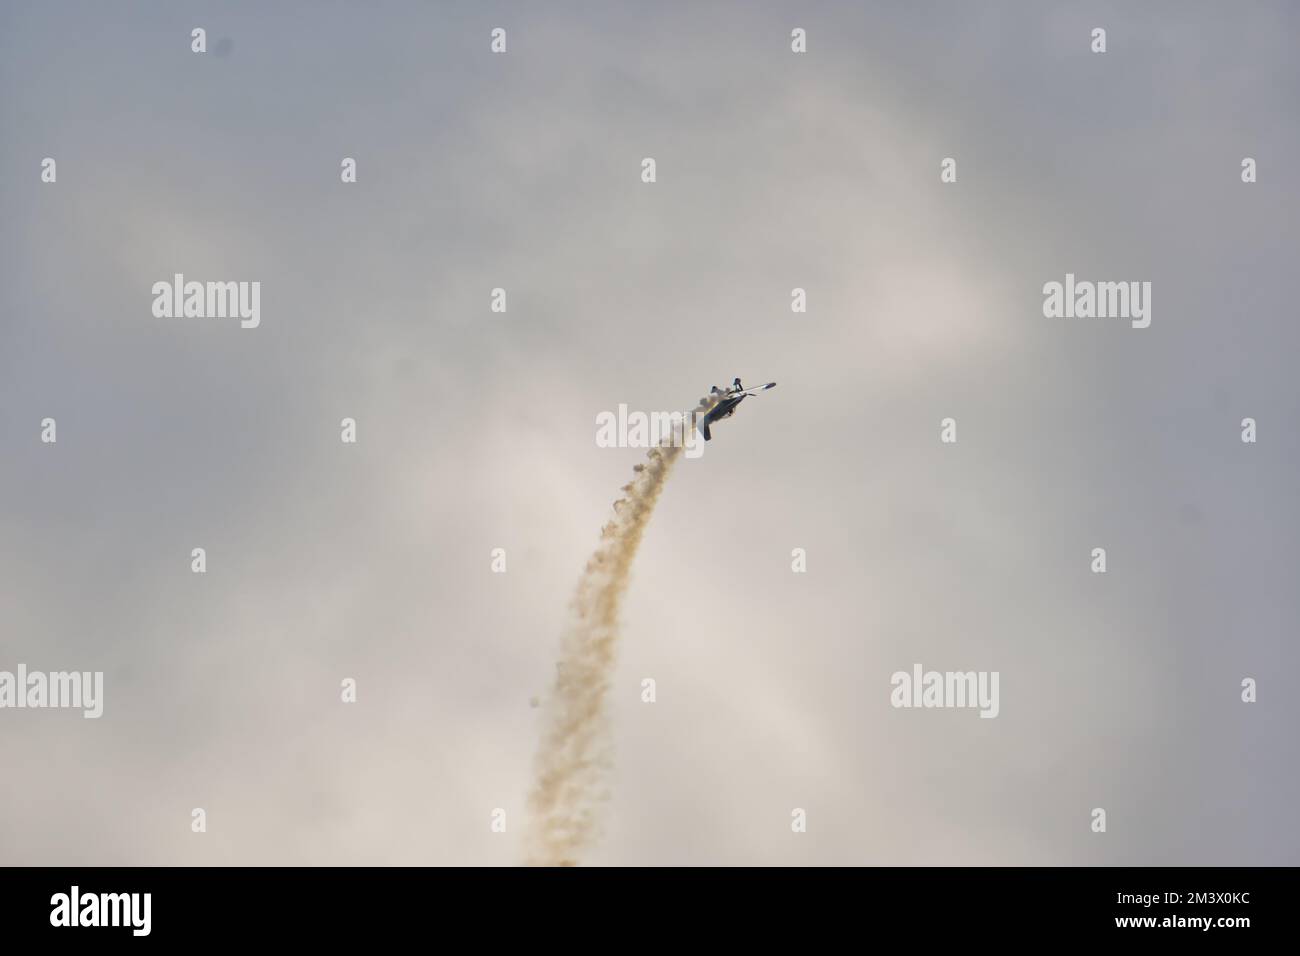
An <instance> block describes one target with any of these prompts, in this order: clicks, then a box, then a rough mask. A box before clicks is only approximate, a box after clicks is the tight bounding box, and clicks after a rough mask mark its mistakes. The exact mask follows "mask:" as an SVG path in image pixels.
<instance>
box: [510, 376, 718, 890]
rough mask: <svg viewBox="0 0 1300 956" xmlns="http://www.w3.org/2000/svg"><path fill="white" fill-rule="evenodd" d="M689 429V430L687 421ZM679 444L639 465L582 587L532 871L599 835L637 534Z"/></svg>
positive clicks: (552, 724)
mask: <svg viewBox="0 0 1300 956" xmlns="http://www.w3.org/2000/svg"><path fill="white" fill-rule="evenodd" d="M717 401H718V399H717V398H716V397H711V398H708V399H700V405H699V407H698V408H696V409H695V411H694V412H693V413H692V414H693V415H700V414H702V413H703V412H706V411H708V410H709V409H710V408H712V407H713V405H714V404H715V403H716V402H717ZM686 427H687V428H693V427H694V424H693V422H692V421H691V420H690V418H689V416H688V421H687V425H686ZM677 439H682V440H677ZM684 439H685V433H683V432H680V431H679V432H677V433H676V434H675V435H674V441H673V443H672V444H669V445H660V446H658V447H655V448H651V449H650V451H649V452H648V453H647V455H646V462H645V464H641V465H637V466H636V467H635V472H636V474H635V476H634V477H633V479H632V481H631V482H629V483H628V484H626V485H624V486H623V489H622V490H623V497H622V498H620V499H619V500H618V501H616V502H614V517H613V518H612V519H611V520H610V521H609V522H608V523H607V524H606V525H605V527H604V528H602V529H601V533H600V544H599V545H598V546H597V548H596V552H595V553H594V554H593V555H592V556H591V559H590V560H589V561H588V562H587V567H586V570H584V571H583V574H582V578H581V579H580V580H579V581H578V589H577V593H576V594H575V595H574V598H573V604H572V606H571V611H572V619H571V622H570V624H569V627H568V628H567V630H566V631H565V633H564V636H563V638H562V641H561V661H560V664H559V665H558V668H557V674H556V681H555V690H554V693H553V695H552V698H551V700H550V702H549V711H548V713H547V715H546V729H545V731H544V733H543V735H542V743H541V748H540V750H539V752H538V755H537V768H536V773H537V779H536V781H535V783H534V785H533V790H532V793H531V794H530V795H529V801H528V802H529V810H530V813H531V816H532V820H531V831H530V834H529V836H530V844H531V846H530V849H529V858H528V862H529V863H531V864H534V865H540V866H573V865H574V864H576V863H577V858H578V854H579V853H580V852H581V851H582V850H583V849H585V848H586V847H588V846H589V845H591V843H592V842H593V841H594V840H595V838H596V836H597V835H598V828H599V819H598V809H599V807H598V804H599V801H600V797H601V796H602V794H601V793H600V784H601V774H602V771H603V770H604V768H605V767H606V766H608V763H609V739H608V738H609V727H608V721H607V720H606V714H605V697H606V692H607V691H608V689H609V683H610V679H611V676H612V674H613V670H614V659H615V651H616V645H617V643H618V612H619V607H620V606H621V604H622V601H623V594H624V592H625V591H626V590H627V584H628V580H629V576H630V574H631V571H632V561H633V559H634V558H635V557H636V551H637V548H638V546H640V544H641V536H642V534H643V533H644V532H645V528H646V524H647V523H648V522H649V521H650V515H651V514H652V513H653V512H654V507H655V502H657V501H658V500H659V492H660V491H662V490H663V486H664V483H665V482H666V481H667V480H668V475H669V474H670V473H671V471H672V468H673V465H674V464H676V462H677V459H678V458H680V457H681V454H682V451H683V445H684Z"/></svg>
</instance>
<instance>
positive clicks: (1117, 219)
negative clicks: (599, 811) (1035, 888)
mask: <svg viewBox="0 0 1300 956" xmlns="http://www.w3.org/2000/svg"><path fill="white" fill-rule="evenodd" d="M196 27H202V28H204V29H205V30H206V31H207V38H208V52H207V53H205V54H196V53H193V52H191V48H190V47H191V30H192V29H194V28H196ZM495 27H501V28H503V29H505V30H506V32H507V52H506V53H505V54H504V55H494V54H493V53H491V51H490V49H489V44H490V34H491V31H492V30H493V28H495ZM796 27H798V28H803V29H804V30H806V31H807V53H804V54H795V53H792V52H791V48H790V43H791V40H790V36H791V31H792V30H793V29H795V28H796ZM1095 27H1103V28H1105V29H1106V31H1107V52H1105V53H1104V54H1098V53H1093V52H1092V51H1091V49H1090V47H1091V43H1092V40H1091V31H1092V30H1093V28H1095ZM1298 32H1300V12H1297V10H1296V8H1295V7H1294V5H1291V4H1288V3H1282V2H1278V3H1254V4H1249V5H1245V6H1234V5H1229V4H1220V3H1173V2H1166V3H1144V4H1141V5H1134V4H1104V3H1097V4H1079V3H1069V4H1066V3H1054V4H1041V3H1029V2H1023V3H981V4H967V3H957V2H934V3H917V4H903V3H883V2H882V3H850V2H842V3H832V2H815V3H808V4H800V5H794V4H788V3H775V2H772V3H742V2H739V0H737V2H731V3H707V4H699V3H685V2H682V3H665V4H637V5H633V4H630V3H619V4H597V3H560V2H548V3H544V4H542V3H523V2H519V3H502V4H491V3H472V4H471V3H452V2H445V3H443V2H421V3H414V2H411V3H402V2H392V3H384V4H382V5H378V6H375V7H372V8H370V9H369V10H363V9H362V5H360V4H343V3H335V4H317V3H285V4H274V5H269V4H264V3H252V2H249V3H220V4H219V3H161V2H157V3H129V4H113V5H105V4H100V3H82V4H77V3H59V4H41V3H36V2H15V3H6V4H4V5H3V7H2V8H0V209H2V210H3V215H2V217H0V223H2V225H0V242H2V243H3V248H2V253H3V254H0V442H2V443H3V456H2V457H0V540H2V541H3V547H0V670H9V671H13V670H15V669H16V668H17V666H18V665H19V664H20V663H22V664H25V665H26V666H27V667H28V668H29V669H31V670H45V671H52V670H79V671H102V672H103V673H104V680H105V701H104V714H103V717H102V718H100V719H99V720H84V719H82V717H81V715H80V713H79V712H76V711H60V710H10V709H5V710H0V767H3V768H5V769H4V773H3V777H4V783H3V784H2V785H0V862H4V863H22V864H236V863H252V864H398V863H400V864H471V865H513V864H516V863H518V862H519V861H520V859H521V855H522V852H523V843H524V839H523V837H524V831H525V828H526V823H527V817H526V813H525V796H526V793H527V791H528V788H529V786H530V782H531V779H530V778H531V764H532V760H533V755H534V752H535V750H536V747H537V739H538V731H539V724H540V714H541V713H542V711H540V710H538V709H534V708H533V707H532V706H530V701H531V699H532V698H534V697H542V698H545V696H546V694H547V692H548V688H549V685H550V682H551V679H552V675H553V673H554V662H555V658H556V654H557V648H558V639H559V635H560V633H561V631H562V629H563V626H564V622H565V615H566V605H567V603H568V600H569V597H570V595H571V593H572V591H573V587H574V585H575V583H576V581H577V577H578V574H579V572H580V570H581V569H582V567H583V564H584V562H585V560H586V558H587V556H588V554H589V553H590V552H591V550H592V548H593V546H594V545H595V542H596V538H597V534H598V531H599V528H600V526H601V524H602V523H603V522H604V521H605V520H606V519H607V518H608V516H609V513H610V511H609V509H610V504H611V502H612V500H613V499H614V498H615V497H616V496H617V493H618V488H619V486H620V485H621V484H623V483H624V482H625V481H626V480H627V479H628V478H629V477H630V475H631V469H632V466H633V464H635V463H636V462H637V461H638V460H640V456H641V452H639V451H636V450H634V449H606V448H598V447H597V446H596V443H595V441H594V435H595V419H596V416H597V415H598V414H599V413H600V412H602V411H606V410H614V409H617V407H618V405H619V404H620V403H626V404H627V405H629V406H630V407H631V408H633V409H643V410H647V411H648V410H666V409H681V408H686V407H689V406H690V405H691V404H693V403H694V402H695V400H696V399H698V398H699V397H700V396H701V395H702V394H703V393H704V392H705V391H706V390H707V388H708V387H709V386H710V385H712V384H715V383H725V382H729V381H730V380H731V379H732V378H734V377H735V376H737V375H739V376H743V377H744V378H745V379H746V380H751V381H766V380H771V379H775V380H777V381H778V382H779V383H780V385H779V387H778V388H777V389H776V390H774V391H772V392H769V393H767V394H766V395H764V396H763V397H762V398H758V399H754V400H753V401H752V402H747V403H746V405H745V406H744V407H743V408H742V409H741V410H740V412H739V413H738V414H737V415H736V417H735V418H734V419H732V420H730V421H727V422H725V423H723V424H722V425H720V426H718V429H717V431H716V433H715V440H714V441H713V442H712V443H711V444H710V445H709V447H708V450H707V452H706V454H704V455H703V457H701V458H699V459H698V460H693V461H685V462H683V463H682V464H681V465H680V466H679V468H678V470H677V472H676V473H675V474H674V475H673V477H672V480H671V481H670V483H669V485H668V487H667V489H666V491H665V493H664V497H663V499H662V501H661V503H660V508H659V511H658V512H657V514H656V515H655V518H654V521H653V522H652V524H651V526H650V528H649V531H648V533H647V535H646V538H645V540H644V544H643V547H642V551H641V554H640V556H639V561H638V565H637V568H636V571H635V574H634V579H633V582H632V586H631V590H630V592H629V594H628V599H627V604H626V606H625V609H624V610H625V613H624V621H625V626H624V629H623V635H622V640H623V643H622V647H621V651H620V663H619V668H618V672H617V674H616V675H615V680H614V686H613V688H612V696H611V700H610V711H611V720H612V726H613V734H614V746H615V766H614V768H613V769H612V772H611V773H610V775H609V790H610V798H609V802H608V805H607V808H606V813H605V835H604V839H603V840H602V842H601V844H600V845H599V847H598V848H597V849H596V851H595V852H593V853H592V854H591V856H590V858H589V862H592V863H600V864H618V865H623V864H962V865H966V864H1031V863H1032V864H1090V865H1092V864H1121V865H1132V864H1175V865H1178V864H1229V863H1232V864H1264V863H1269V864H1281V863H1290V864H1295V863H1298V862H1300V831H1298V829H1297V827H1296V823H1295V809H1294V808H1295V806H1296V805H1297V803H1300V768H1298V766H1297V756H1298V753H1297V746H1296V743H1295V736H1294V733H1295V728H1296V726H1297V723H1300V705H1297V702H1296V697H1295V693H1294V681H1295V676H1294V675H1295V673H1296V668H1297V663H1298V658H1300V653H1298V652H1297V638H1298V635H1297V620H1300V590H1298V589H1297V587H1296V581H1297V580H1298V579H1300V574H1298V572H1300V557H1298V556H1297V550H1296V549H1297V546H1298V544H1300V505H1298V504H1297V501H1296V495H1295V489H1296V487H1297V472H1298V470H1300V433H1298V432H1297V429H1296V427H1295V423H1296V422H1297V420H1300V389H1298V388H1297V377H1296V371H1295V356H1296V355H1297V350H1298V348H1300V332H1298V331H1297V324H1296V313H1295V308H1296V299H1295V295H1294V292H1293V272H1294V269H1295V262H1296V258H1297V248H1298V246H1300V239H1298V237H1297V228H1298V227H1297V225H1296V224H1297V222H1300V186H1297V182H1296V177H1295V175H1294V172H1293V170H1292V169H1291V166H1290V164H1291V163H1292V162H1293V160H1294V158H1295V157H1296V156H1298V155H1300V124H1298V123H1297V118H1296V110H1295V104H1296V102H1297V101H1300V58H1297V57H1296V56H1295V49H1294V38H1295V37H1296V36H1297V33H1298ZM46 157H50V158H53V159H55V160H56V162H57V181H56V182H55V183H43V182H42V181H41V163H42V160H43V159H44V158H46ZM344 157H352V158H355V159H356V161H357V179H358V181H357V182H356V183H355V184H344V183H342V182H341V181H340V162H341V161H342V159H343V158H344ZM646 157H653V158H654V159H655V161H656V164H657V181H656V182H655V183H654V184H646V183H643V182H642V181H641V163H642V160H643V159H644V158H646ZM945 157H952V158H954V159H955V160H956V163H957V181H956V182H955V183H950V184H944V183H941V182H940V177H939V172H940V162H941V161H942V160H943V159H944V158H945ZM1243 157H1252V158H1254V159H1256V161H1257V163H1258V182H1256V183H1254V184H1249V185H1248V184H1244V183H1243V182H1242V181H1241V161H1242V159H1243ZM177 272H180V273H183V274H184V275H185V276H186V277H187V278H190V279H197V280H200V281H206V280H230V281H259V282H260V283H261V324H260V326H259V327H258V328H256V329H241V328H240V327H239V323H238V321H237V320H228V319H200V318H189V319H184V318H172V319H167V318H157V317H155V316H154V315H153V313H152V309H151V306H152V301H153V297H152V294H151V291H150V290H151V287H152V285H153V283H154V282H157V281H160V280H170V278H171V277H172V275H173V274H174V273H177ZM1067 272H1070V273H1074V274H1076V275H1077V276H1079V277H1080V278H1085V279H1094V280H1098V281H1149V282H1151V283H1152V321H1151V325H1150V327H1149V328H1146V329H1134V328H1132V327H1131V326H1130V324H1129V323H1128V322H1127V321H1125V320H1123V319H1113V318H1108V319H1100V318H1093V319H1063V318H1062V319H1055V318H1054V319H1049V318H1045V317H1044V315H1043V309H1042V306H1043V294H1042V287H1043V284H1044V283H1045V282H1049V281H1053V280H1055V281H1061V280H1063V279H1064V276H1065V274H1066V273H1067ZM497 287H500V288H504V289H506V290H507V296H508V311H507V312H505V313H504V314H502V313H494V312H492V311H491V310H490V308H489V305H490V296H491V290H492V289H493V288H497ZM796 287H797V288H803V289H805V290H807V300H808V310H807V312H806V313H794V312H792V311H791V290H792V289H794V288H796ZM345 417H351V418H354V419H355V420H356V422H357V433H358V440H357V442H356V443H355V444H344V443H343V442H342V441H340V427H339V425H340V420H341V419H343V418H345ZM948 417H951V418H953V419H955V421H956V423H957V425H956V427H957V437H958V440H957V442H956V443H955V444H944V443H941V441H940V422H941V420H942V419H944V418H948ZM1246 417H1251V418H1254V419H1255V420H1256V421H1257V423H1258V441H1257V442H1256V443H1254V444H1244V443H1243V442H1242V441H1241V420H1242V419H1243V418H1246ZM45 418H54V419H55V420H56V421H57V442H56V443H55V444H53V445H51V444H47V443H43V442H42V441H41V425H40V423H41V421H42V419H45ZM196 547H202V548H204V549H206V552H207V562H208V570H207V572H206V573H205V574H194V573H192V572H191V565H190V555H191V551H192V549H194V548H196ZM1097 547H1104V548H1105V549H1106V552H1107V571H1106V573H1105V574H1094V573H1092V571H1091V569H1090V565H1091V562H1092V558H1091V554H1092V550H1093V549H1094V548H1097ZM494 548H504V549H505V551H506V555H507V571H506V573H504V574H496V573H493V572H492V569H491V552H492V550H493V549H494ZM795 548H803V549H804V550H805V552H806V554H807V571H806V573H794V572H793V571H792V569H791V552H792V550H793V549H795ZM918 663H919V664H921V665H922V666H923V667H924V668H926V669H935V670H940V671H946V670H962V671H965V670H987V671H997V672H999V674H1000V698H1001V699H1000V713H999V715H998V717H997V718H996V719H992V720H982V719H979V718H978V716H977V714H976V712H974V711H972V710H958V709H936V710H912V709H895V708H893V707H891V706H890V691H891V686H890V676H891V675H892V674H893V673H894V672H895V671H898V670H910V669H911V668H912V666H913V665H914V664H918ZM647 677H650V678H654V680H655V681H656V684H657V700H656V702H655V703H653V704H646V703H643V702H642V701H641V682H642V680H643V679H644V678H647ZM1246 677H1252V678H1255V679H1256V680H1257V681H1258V701H1257V702H1256V703H1253V704H1247V703H1243V702H1242V701H1241V682H1242V680H1243V679H1244V678H1246ZM345 678H352V679H354V680H356V682H357V687H358V699H357V702H356V703H355V704H345V703H342V702H341V701H340V682H341V681H342V680H343V679H345ZM194 808H203V809H204V810H205V811H206V814H207V832H206V833H202V834H197V833H193V832H192V831H191V811H192V810H193V809H194ZM497 808H501V809H504V810H505V811H506V814H507V820H508V824H507V829H506V832H505V833H494V832H492V830H491V828H490V823H491V819H492V813H493V811H494V809H497ZM794 808H801V809H804V810H805V811H806V813H807V820H808V828H807V832H806V833H798V834H796V833H792V831H791V811H792V809H794ZM1094 808H1104V809H1105V810H1106V814H1107V829H1106V832H1105V833H1104V834H1098V833H1094V832H1092V830H1091V826H1090V825H1091V822H1092V816H1091V814H1092V811H1093V809H1094Z"/></svg>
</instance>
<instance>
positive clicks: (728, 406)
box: [700, 379, 776, 441]
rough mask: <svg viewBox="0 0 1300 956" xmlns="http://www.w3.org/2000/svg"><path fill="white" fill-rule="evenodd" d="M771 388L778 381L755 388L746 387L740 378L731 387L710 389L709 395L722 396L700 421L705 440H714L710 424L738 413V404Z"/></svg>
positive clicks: (774, 386)
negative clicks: (710, 431)
mask: <svg viewBox="0 0 1300 956" xmlns="http://www.w3.org/2000/svg"><path fill="white" fill-rule="evenodd" d="M769 388H776V382H768V383H767V384H766V385H757V386H755V387H754V388H745V386H743V385H741V384H740V379H736V381H735V382H734V383H732V385H731V387H730V388H718V386H716V385H714V386H713V388H712V389H711V390H710V391H709V396H710V397H711V398H712V397H714V396H721V398H719V399H718V404H716V405H714V406H713V407H712V408H711V409H709V411H708V413H707V414H706V415H705V416H704V420H703V421H701V422H700V431H701V432H702V433H703V435H704V440H705V441H712V440H713V435H712V434H710V433H709V426H710V425H712V424H713V423H714V422H720V421H722V419H724V418H730V417H731V416H732V415H734V414H735V413H736V406H737V405H739V404H740V403H741V402H743V401H744V400H745V399H747V398H749V396H751V395H757V394H758V393H759V392H766V391H767V390H768V389H769Z"/></svg>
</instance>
